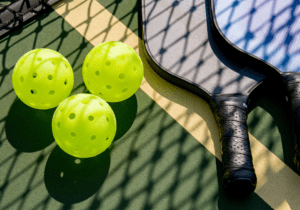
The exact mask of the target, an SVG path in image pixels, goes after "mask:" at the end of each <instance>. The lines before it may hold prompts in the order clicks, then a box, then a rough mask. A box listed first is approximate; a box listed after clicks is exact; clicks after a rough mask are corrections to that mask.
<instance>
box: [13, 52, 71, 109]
mask: <svg viewBox="0 0 300 210" xmlns="http://www.w3.org/2000/svg"><path fill="white" fill-rule="evenodd" d="M12 84H13V88H14V90H15V92H16V95H17V96H18V97H19V98H20V100H21V101H22V102H23V103H25V104H26V105H28V106H30V107H32V108H36V109H50V108H54V107H56V106H58V104H59V103H60V102H62V101H63V100H64V99H66V98H67V97H68V96H69V95H70V93H71V91H72V89H73V84H74V75H73V70H72V67H71V65H70V63H69V62H68V60H67V59H66V58H65V57H64V56H63V55H61V54H60V53H58V52H56V51H54V50H51V49H46V48H40V49H34V50H31V51H29V52H27V53H26V54H24V55H23V56H22V57H21V58H20V59H19V60H18V61H17V63H16V65H15V67H14V70H13V74H12Z"/></svg>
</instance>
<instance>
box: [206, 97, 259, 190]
mask: <svg viewBox="0 0 300 210" xmlns="http://www.w3.org/2000/svg"><path fill="white" fill-rule="evenodd" d="M213 98H214V103H212V110H213V111H214V115H215V118H216V120H217V123H218V127H219V137H220V141H221V147H222V163H223V187H224V189H225V191H227V192H228V193H229V194H231V195H234V196H246V195H248V194H250V193H252V192H253V191H254V190H255V187H256V183H257V178H256V175H255V170H254V168H253V161H252V155H251V150H250V143H249V136H248V126H247V115H248V112H247V105H246V101H247V97H246V96H240V95H239V96H224V95H223V96H214V97H213Z"/></svg>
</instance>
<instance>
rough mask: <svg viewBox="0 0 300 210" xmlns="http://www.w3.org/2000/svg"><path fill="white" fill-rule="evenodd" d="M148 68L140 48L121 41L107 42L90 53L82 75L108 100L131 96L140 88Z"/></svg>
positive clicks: (118, 100)
mask: <svg viewBox="0 0 300 210" xmlns="http://www.w3.org/2000/svg"><path fill="white" fill-rule="evenodd" d="M143 76H144V67H143V63H142V60H141V58H140V57H139V55H138V54H137V53H136V51H135V50H134V49H133V48H132V47H130V46H129V45H127V44H124V43H122V42H118V41H109V42H104V43H101V44H99V45H97V46H96V47H94V48H93V49H92V50H91V51H90V52H89V53H88V55H87V56H86V58H85V60H84V63H83V67H82V77H83V80H84V83H85V85H86V87H87V89H88V90H89V91H90V92H91V93H92V94H94V95H97V96H99V97H101V98H103V99H104V100H105V101H107V102H120V101H123V100H125V99H128V98H130V97H131V96H132V95H133V94H135V92H136V91H137V90H138V89H139V87H140V85H141V83H142V80H143Z"/></svg>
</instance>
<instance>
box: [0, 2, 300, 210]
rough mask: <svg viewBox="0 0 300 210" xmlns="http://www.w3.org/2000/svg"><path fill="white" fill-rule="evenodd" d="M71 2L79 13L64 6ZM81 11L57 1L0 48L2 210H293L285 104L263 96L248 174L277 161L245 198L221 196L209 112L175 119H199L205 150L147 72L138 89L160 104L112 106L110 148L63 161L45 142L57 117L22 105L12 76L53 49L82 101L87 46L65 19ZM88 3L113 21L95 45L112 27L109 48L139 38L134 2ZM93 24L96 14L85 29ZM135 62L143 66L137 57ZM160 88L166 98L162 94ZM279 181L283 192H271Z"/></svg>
mask: <svg viewBox="0 0 300 210" xmlns="http://www.w3.org/2000/svg"><path fill="white" fill-rule="evenodd" d="M76 2H78V6H76V7H73V6H72V5H70V6H68V4H72V3H73V4H75V3H76ZM80 2H86V1H82V0H79V1H78V0H73V1H72V0H69V1H61V2H59V3H58V4H56V5H54V6H53V9H50V10H49V11H48V12H47V13H45V14H43V15H39V16H38V17H37V18H36V19H34V20H32V21H31V22H28V23H26V24H25V25H24V26H23V28H18V29H17V30H14V31H12V32H11V33H9V35H7V36H5V37H3V38H2V39H1V40H0V50H1V54H0V210H17V209H18V210H21V209H22V210H25V209H26V210H42V209H43V210H46V209H49V210H58V209H59V210H62V209H72V210H85V209H86V210H87V209H91V210H92V209H94V210H96V209H99V210H100V209H101V210H121V209H126V210H127V209H128V210H129V209H130V210H143V209H145V210H146V209H154V210H173V209H174V210H175V209H176V210H189V209H195V210H196V209H197V210H198V209H203V210H214V209H220V210H223V209H228V210H229V209H230V210H233V209H238V210H241V209H243V210H247V209H255V210H260V209H263V210H264V209H297V207H298V204H299V201H298V200H299V199H298V196H299V194H297V193H299V190H298V188H300V185H299V183H300V182H299V176H298V175H297V174H296V169H295V166H294V165H293V155H292V154H293V150H292V147H293V143H292V138H293V130H292V125H291V122H290V121H291V119H290V113H289V110H288V108H287V103H286V101H285V100H284V97H283V96H279V95H269V94H268V91H267V89H266V91H261V94H260V98H259V99H258V100H257V101H254V102H253V103H252V106H251V112H250V113H249V118H248V126H249V133H250V134H251V135H252V136H253V138H252V139H255V142H260V144H259V145H258V147H253V148H257V149H261V151H268V152H269V153H268V155H269V154H271V155H269V156H268V155H267V154H266V153H261V154H260V156H257V157H256V159H257V161H256V162H255V163H254V165H255V166H256V165H259V164H265V163H260V162H259V160H260V159H263V158H264V159H265V160H267V161H275V166H272V167H274V168H272V167H270V166H269V165H265V166H264V165H262V168H267V170H266V172H263V173H262V172H261V171H260V169H259V170H258V168H255V169H256V170H257V172H258V173H260V172H261V173H262V174H260V175H258V177H259V181H260V184H261V185H260V186H259V188H258V189H257V191H256V192H254V193H253V194H252V195H251V196H250V197H247V198H245V199H233V198H230V197H228V196H226V194H225V193H224V192H223V190H222V184H221V179H222V177H221V170H222V165H221V162H220V160H219V159H218V158H217V155H216V154H214V153H212V152H211V151H210V150H209V149H207V148H208V147H207V145H203V142H213V143H215V144H213V145H214V148H215V151H216V153H217V151H218V149H216V148H217V147H219V145H218V144H217V142H218V134H217V133H215V131H216V125H215V121H214V118H213V115H212V114H211V113H210V110H209V108H208V107H209V106H208V105H207V104H206V105H205V102H203V103H202V104H204V105H200V106H201V107H198V109H199V110H200V111H199V112H195V113H194V111H193V109H191V110H189V107H186V109H188V111H186V112H183V114H184V115H186V116H181V117H183V118H184V117H186V119H187V120H191V121H192V120H193V119H194V118H193V116H195V115H199V116H200V118H201V119H202V121H201V123H202V124H201V125H198V126H199V128H201V129H202V130H203V129H204V130H205V131H206V132H202V130H201V133H200V135H201V139H204V141H202V140H201V141H200V140H199V139H196V138H195V136H194V135H192V134H191V131H190V129H189V128H187V127H188V126H185V125H188V122H186V123H183V124H184V125H182V124H180V123H179V122H180V119H179V118H176V117H175V118H174V116H175V114H174V115H173V114H172V113H173V112H172V110H171V111H169V109H168V106H167V105H166V106H164V105H163V104H160V102H161V100H160V97H163V98H165V99H164V100H166V101H167V102H168V104H169V105H170V106H173V105H172V104H174V103H175V104H181V105H184V102H182V103H179V101H180V99H181V98H182V97H183V95H181V94H184V93H185V91H181V92H176V90H177V89H176V88H175V87H174V86H172V85H170V84H168V83H167V82H162V81H161V80H160V79H155V78H157V75H156V74H155V73H154V72H153V71H151V69H149V68H147V69H145V82H147V84H148V83H149V85H150V87H151V86H153V91H154V92H155V93H157V94H158V95H157V97H156V96H153V94H152V93H153V92H149V90H148V89H147V88H144V87H146V85H145V84H146V83H143V84H144V86H143V87H141V88H140V89H139V90H138V91H137V92H136V94H135V95H134V96H132V97H131V98H129V99H128V100H125V101H123V102H119V103H109V104H110V105H111V107H112V109H113V111H114V112H115V115H116V118H117V133H116V137H115V139H114V142H113V144H112V146H111V147H110V148H109V149H108V150H106V151H105V152H104V153H102V154H100V155H98V156H96V157H94V158H89V159H79V158H75V157H72V156H69V155H67V154H66V153H64V152H63V151H62V150H61V149H60V148H59V147H58V146H57V144H56V143H55V140H54V138H53V135H52V130H51V120H52V116H53V113H54V111H55V108H53V109H50V110H44V111H43V110H35V109H32V108H30V107H27V106H26V105H24V104H23V103H22V102H21V101H20V100H19V99H18V98H17V97H16V94H15V92H14V90H13V87H12V82H11V81H12V71H13V68H14V65H15V64H16V62H17V60H18V59H19V58H20V57H21V56H22V55H23V54H25V53H26V52H28V51H30V50H32V49H35V48H50V49H53V50H56V51H58V52H60V53H61V54H62V55H64V56H65V57H66V58H67V59H68V61H69V62H70V64H71V66H72V67H73V71H74V77H75V81H74V88H73V91H72V93H71V95H74V94H77V93H87V92H88V90H87V89H86V87H85V85H84V83H83V79H82V75H81V70H82V64H83V61H84V58H85V56H86V55H87V54H88V52H89V51H90V50H91V49H92V48H93V42H92V41H91V40H93V39H94V38H87V37H85V36H84V35H82V33H81V32H80V31H81V29H80V26H78V28H76V27H74V24H75V25H76V24H77V23H75V22H70V21H69V20H68V21H67V20H66V19H67V18H66V17H65V16H67V15H68V14H70V15H71V14H72V10H75V9H76V12H78V11H80V8H81V3H80ZM88 2H89V1H88ZM91 2H93V7H91V8H90V9H91V10H93V9H94V10H96V9H95V8H96V6H95V5H96V4H97V5H98V7H99V8H102V9H101V10H100V11H99V14H100V13H102V14H104V13H105V12H106V13H107V14H111V16H113V17H114V18H116V20H117V22H115V21H114V20H112V19H111V18H110V16H108V18H107V19H105V18H103V22H102V23H101V24H102V25H106V28H105V30H102V32H101V34H99V36H101V37H103V39H102V42H103V41H109V40H112V39H115V38H114V34H113V33H110V31H111V30H112V28H113V27H118V26H116V25H117V24H121V26H122V27H123V28H124V27H125V28H127V30H128V31H126V33H125V34H121V35H119V36H118V37H121V38H120V39H118V40H115V41H122V42H125V43H126V39H127V32H128V33H129V34H132V35H131V36H136V38H137V40H138V39H139V38H140V39H141V35H140V34H141V31H140V30H141V28H140V27H139V20H138V17H139V13H140V2H139V1H138V0H126V1H121V0H118V1H115V0H97V1H91ZM91 4H92V3H91ZM63 5H67V6H66V7H65V8H67V9H68V10H69V11H68V12H65V13H64V15H60V13H59V12H57V11H56V10H57V9H59V8H61V7H63ZM85 12H86V11H85V10H82V13H85ZM91 13H92V12H91ZM93 13H94V14H98V12H97V11H93ZM78 16H80V14H78ZM92 19H93V15H91V18H90V19H88V20H92ZM74 21H75V19H74ZM105 21H107V22H105ZM91 22H92V21H86V22H82V23H81V25H82V26H84V25H88V24H90V23H91ZM121 26H120V27H121ZM120 30H121V29H120ZM120 33H121V32H120ZM87 34H88V33H87ZM134 44H135V46H132V47H136V46H138V42H136V43H134ZM136 50H138V49H136ZM141 57H142V60H143V61H145V59H144V58H143V55H142V54H141ZM147 87H148V86H147ZM166 88H167V89H168V90H169V89H170V90H171V91H169V92H168V93H165V92H164V91H163V90H165V89H166ZM269 88H271V87H269ZM272 88H274V87H272ZM151 91H152V89H151ZM191 100H198V99H197V96H195V95H193V98H192V99H191ZM174 106H175V105H174ZM184 107H185V106H183V108H182V109H184ZM206 113H208V114H206ZM195 119H196V118H195ZM197 119H198V118H197ZM201 126H202V127H201ZM203 126H204V127H203ZM196 128H197V127H196ZM199 138H200V137H199ZM199 141H200V142H199ZM276 161H277V162H278V163H279V162H280V163H282V165H281V166H280V168H276V164H277V162H276ZM272 163H273V162H272ZM282 174H283V175H282ZM291 179H293V180H291ZM281 181H282V183H283V184H282V185H278V183H281ZM289 181H290V182H291V183H290V182H289ZM293 183H294V184H293ZM278 186H285V187H286V188H284V189H278Z"/></svg>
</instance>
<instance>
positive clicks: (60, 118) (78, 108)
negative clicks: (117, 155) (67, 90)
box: [52, 93, 117, 158]
mask: <svg viewBox="0 0 300 210" xmlns="http://www.w3.org/2000/svg"><path fill="white" fill-rule="evenodd" d="M116 130H117V124H116V118H115V114H114V112H113V110H112V109H111V107H110V106H109V104H108V103H107V102H106V101H104V100H103V99H101V98H100V97H98V96H95V95H92V94H84V93H81V94H77V95H73V96H71V97H69V98H67V99H65V100H64V101H63V102H61V103H60V105H59V106H58V107H57V109H56V111H55V113H54V115H53V119H52V132H53V136H54V139H55V141H56V142H57V144H58V145H59V147H60V148H61V149H62V150H63V151H65V152H66V153H68V154H69V155H72V156H75V157H79V158H89V157H94V156H96V155H98V154H100V153H102V152H103V151H105V150H106V149H107V148H108V147H109V145H111V143H112V141H113V139H114V137H115V134H116Z"/></svg>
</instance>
